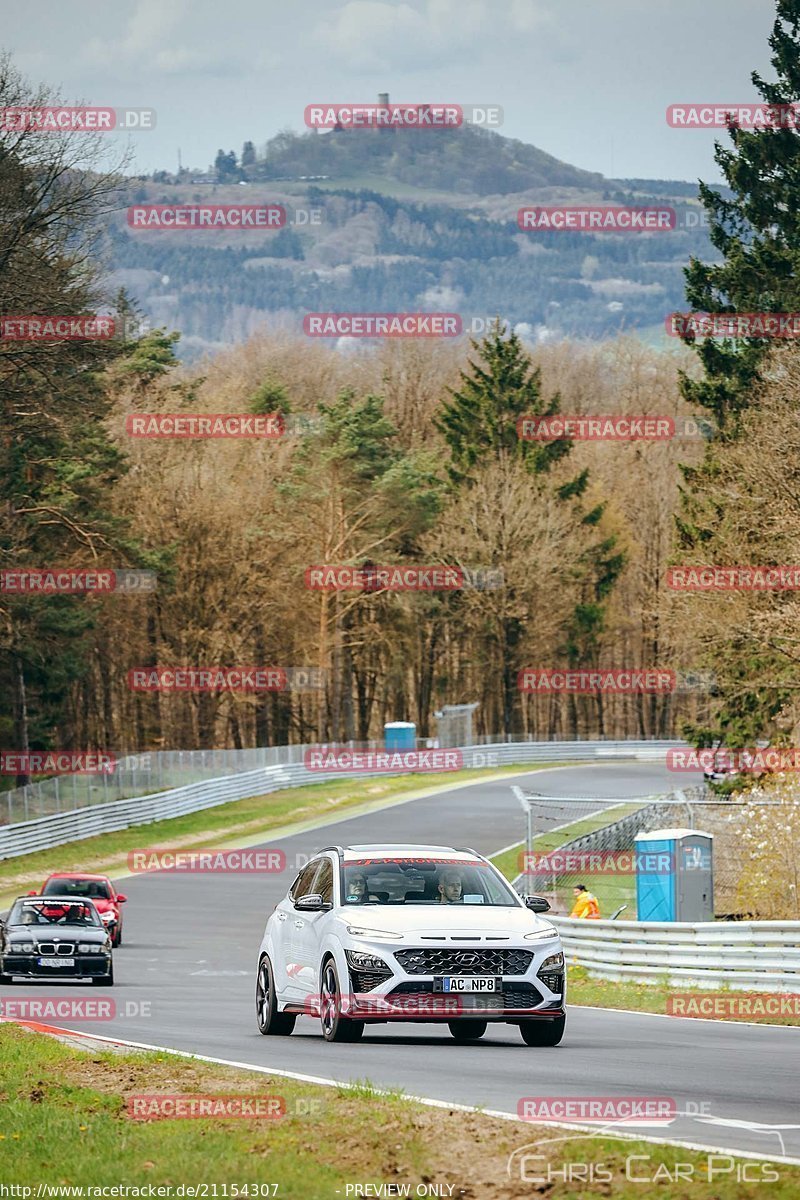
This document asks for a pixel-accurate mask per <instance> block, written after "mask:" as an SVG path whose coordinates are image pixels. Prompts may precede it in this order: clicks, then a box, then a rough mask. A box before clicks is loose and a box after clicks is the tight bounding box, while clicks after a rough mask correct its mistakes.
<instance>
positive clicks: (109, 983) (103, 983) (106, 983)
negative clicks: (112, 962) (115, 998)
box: [92, 967, 114, 987]
mask: <svg viewBox="0 0 800 1200" xmlns="http://www.w3.org/2000/svg"><path fill="white" fill-rule="evenodd" d="M92 985H93V986H94V987H113V986H114V968H113V967H112V968H111V970H110V971H109V972H108V974H107V975H95V976H94V978H93V979H92Z"/></svg>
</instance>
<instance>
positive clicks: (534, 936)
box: [525, 925, 558, 942]
mask: <svg viewBox="0 0 800 1200" xmlns="http://www.w3.org/2000/svg"><path fill="white" fill-rule="evenodd" d="M554 937H558V930H557V929H556V927H555V925H548V926H547V928H546V929H537V930H536V932H535V933H526V934H525V941H526V942H538V941H539V940H540V939H541V940H543V939H544V938H554Z"/></svg>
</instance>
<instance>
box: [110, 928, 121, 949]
mask: <svg viewBox="0 0 800 1200" xmlns="http://www.w3.org/2000/svg"><path fill="white" fill-rule="evenodd" d="M111 945H112V946H113V947H114V949H115V950H116V948H117V946H121V945H122V930H121V929H118V930H117V932H116V933H115V934H114V936H113V938H112V939H111Z"/></svg>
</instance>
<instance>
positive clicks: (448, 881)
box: [439, 867, 464, 904]
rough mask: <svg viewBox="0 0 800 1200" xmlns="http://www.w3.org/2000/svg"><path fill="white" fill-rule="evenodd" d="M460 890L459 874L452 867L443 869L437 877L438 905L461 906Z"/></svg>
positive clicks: (461, 887) (461, 886)
mask: <svg viewBox="0 0 800 1200" xmlns="http://www.w3.org/2000/svg"><path fill="white" fill-rule="evenodd" d="M462 889H463V883H462V880H461V872H460V871H457V870H456V869H455V868H454V867H445V869H444V870H443V871H442V872H441V874H440V875H439V903H440V904H463V903H464V899H463V896H462V895H461V892H462Z"/></svg>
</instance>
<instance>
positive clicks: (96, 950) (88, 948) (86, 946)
mask: <svg viewBox="0 0 800 1200" xmlns="http://www.w3.org/2000/svg"><path fill="white" fill-rule="evenodd" d="M104 950H105V946H101V945H100V944H99V943H98V942H81V943H80V945H79V946H78V953H79V954H102V953H103V951H104Z"/></svg>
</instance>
